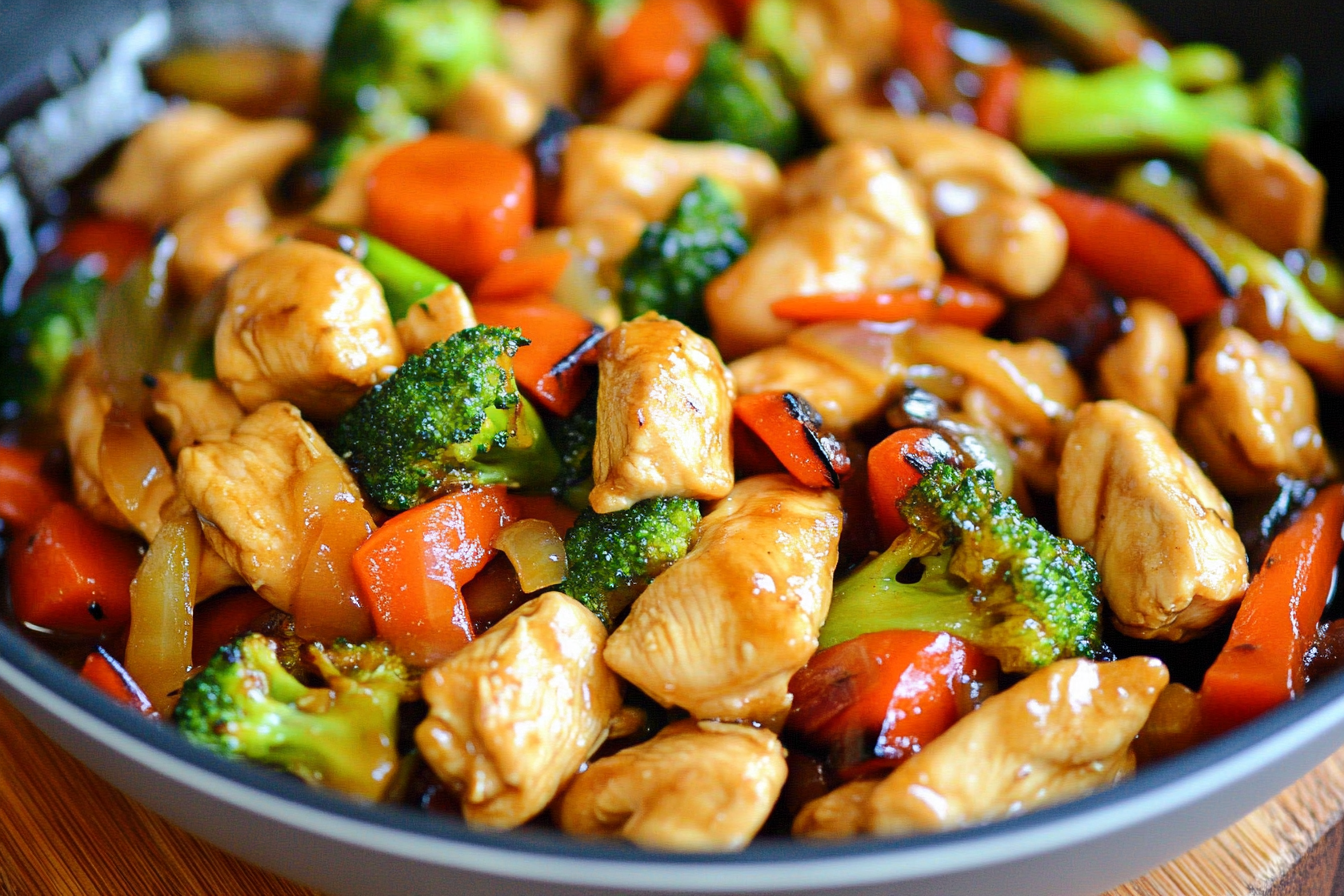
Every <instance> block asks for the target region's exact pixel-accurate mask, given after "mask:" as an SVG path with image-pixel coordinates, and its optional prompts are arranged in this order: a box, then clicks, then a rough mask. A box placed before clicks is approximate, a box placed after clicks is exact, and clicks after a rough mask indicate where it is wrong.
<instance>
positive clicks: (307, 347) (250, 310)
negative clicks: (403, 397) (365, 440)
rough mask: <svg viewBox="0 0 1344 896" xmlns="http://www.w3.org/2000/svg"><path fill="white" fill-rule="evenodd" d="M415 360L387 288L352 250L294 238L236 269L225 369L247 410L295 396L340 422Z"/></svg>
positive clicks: (220, 343) (222, 360)
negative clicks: (385, 295) (399, 331)
mask: <svg viewBox="0 0 1344 896" xmlns="http://www.w3.org/2000/svg"><path fill="white" fill-rule="evenodd" d="M405 360H406V354H405V352H404V351H403V350H402V347H401V342H400V341H399V340H398V339H397V334H396V331H395V330H394V328H393V325H392V316H391V314H390V313H389V312H388V310H387V303H386V302H385V301H384V300H383V290H382V287H381V286H379V285H378V281H377V280H375V279H374V277H373V275H372V274H370V273H369V272H368V271H366V270H365V269H364V267H363V266H362V265H360V263H359V262H357V261H355V260H354V259H353V258H350V257H349V256H348V255H345V254H344V253H342V252H338V251H336V250H335V249H329V248H327V247H326V246H320V245H318V244H317V243H309V242H305V241H303V240H289V241H286V242H284V243H281V244H279V245H277V246H273V247H272V248H270V249H266V250H265V251H263V252H259V253H257V254H256V255H253V256H252V257H251V258H248V259H247V260H246V261H244V262H243V263H242V264H240V265H239V266H238V267H237V268H235V269H234V272H233V273H232V274H231V275H229V279H228V281H227V283H226V285H225V294H224V311H223V313H222V314H221V315H220V318H219V326H218V328H217V329H216V331H215V370H216V373H217V375H218V377H219V380H220V382H222V383H224V384H225V385H226V386H228V387H229V388H230V389H231V390H232V391H233V394H234V397H235V398H237V399H238V403H239V404H241V405H242V406H243V408H244V409H246V410H256V409H257V408H259V407H261V406H262V405H263V404H265V403H267V402H269V401H277V400H279V401H288V402H290V403H292V404H294V405H295V406H297V407H298V408H299V410H301V411H303V413H304V414H305V415H307V416H309V417H310V418H311V419H314V420H332V419H334V418H336V417H338V416H340V415H341V414H342V413H344V412H345V411H346V410H348V409H349V408H350V407H351V406H352V405H353V404H354V403H355V402H356V401H358V400H359V397H360V396H361V395H363V394H364V393H365V392H366V391H367V390H368V389H370V388H371V387H373V386H374V385H376V384H377V383H379V382H381V381H382V380H385V379H387V377H389V376H391V374H392V372H393V371H394V370H396V369H397V367H399V366H400V365H401V363H402V362H403V361H405Z"/></svg>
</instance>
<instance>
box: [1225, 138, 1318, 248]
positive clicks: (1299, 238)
mask: <svg viewBox="0 0 1344 896" xmlns="http://www.w3.org/2000/svg"><path fill="white" fill-rule="evenodd" d="M1204 183H1205V184H1207V185H1208V188H1209V193H1210V194H1211V195H1212V196H1213V199H1214V202H1216V203H1217V205H1218V208H1219V210H1220V211H1222V213H1223V217H1225V218H1227V220H1228V222H1229V223H1230V224H1231V225H1232V226H1233V227H1235V228H1236V229H1237V230H1240V231H1241V232H1242V233H1244V234H1246V235H1247V236H1248V237H1250V238H1251V239H1253V240H1255V242H1256V243H1257V244H1259V246H1260V248H1262V249H1265V250H1266V251H1268V252H1271V253H1273V254H1274V255H1282V254H1283V253H1285V252H1287V251H1288V250H1289V249H1307V250H1309V251H1310V250H1314V249H1315V248H1316V246H1317V244H1318V243H1319V242H1320V240H1321V221H1322V220H1323V218H1324V216H1325V178H1324V177H1322V176H1321V172H1319V171H1317V170H1316V168H1315V167H1314V166H1312V164H1311V163H1310V162H1308V161H1307V160H1306V159H1305V158H1303V156H1302V154H1301V153H1299V152H1298V151H1297V150H1295V149H1293V148H1292V147H1291V146H1287V145H1285V144H1283V143H1280V142H1279V141H1278V140H1275V139H1274V138H1273V137H1271V136H1270V135H1269V134H1266V133H1264V132H1263V131H1254V130H1249V129H1246V130H1223V131H1219V132H1217V133H1216V134H1214V136H1213V140H1212V141H1211V142H1210V143H1209V151H1208V152H1207V153H1206V154H1205V156H1204Z"/></svg>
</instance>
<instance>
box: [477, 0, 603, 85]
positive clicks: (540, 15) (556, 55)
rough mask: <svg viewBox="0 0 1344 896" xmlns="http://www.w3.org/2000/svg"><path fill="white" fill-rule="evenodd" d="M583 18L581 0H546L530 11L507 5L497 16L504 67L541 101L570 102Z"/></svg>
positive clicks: (578, 69) (578, 72)
mask: <svg viewBox="0 0 1344 896" xmlns="http://www.w3.org/2000/svg"><path fill="white" fill-rule="evenodd" d="M587 19H588V16H587V11H586V9H585V4H583V3H582V2H580V0H547V2H545V3H542V4H540V5H538V6H537V7H536V9H533V10H530V11H523V10H521V9H510V8H508V7H505V8H504V9H502V10H500V12H499V14H498V15H497V16H496V18H495V28H496V30H497V31H498V32H499V37H500V46H501V47H502V49H503V51H504V66H505V68H506V69H507V70H508V72H509V74H510V75H512V76H513V77H514V78H516V79H518V81H520V82H521V83H522V84H523V85H525V86H526V87H527V88H528V89H529V90H530V91H531V92H532V93H533V95H535V96H536V97H537V98H538V99H540V100H541V101H542V103H543V104H552V105H557V106H565V107H567V108H571V109H572V108H574V106H575V102H576V100H577V99H578V94H579V88H580V86H582V85H581V82H582V79H583V75H584V72H583V67H582V66H581V65H580V56H581V53H580V50H581V43H582V40H581V39H582V36H583V29H584V25H585V23H586V22H587Z"/></svg>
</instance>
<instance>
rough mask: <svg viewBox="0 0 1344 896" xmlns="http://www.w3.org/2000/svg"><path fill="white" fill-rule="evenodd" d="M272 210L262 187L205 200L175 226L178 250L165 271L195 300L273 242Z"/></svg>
mask: <svg viewBox="0 0 1344 896" xmlns="http://www.w3.org/2000/svg"><path fill="white" fill-rule="evenodd" d="M270 223H271V208H270V206H269V205H267V203H266V196H265V194H264V193H262V191H261V185H260V184H258V183H257V182H256V181H254V180H248V181H244V182H242V183H240V184H238V185H237V186H234V187H230V188H229V189H227V190H225V191H224V192H222V193H219V194H217V195H216V196H213V197H211V198H210V199H207V200H206V201H204V202H202V203H201V204H200V205H198V206H196V207H195V208H193V209H192V210H191V211H189V212H187V213H186V214H185V215H183V216H182V217H181V219H180V220H178V222H177V223H176V224H174V225H173V229H172V233H173V236H174V237H176V238H177V250H176V251H175V252H173V255H172V258H171V259H170V260H169V262H168V265H169V271H170V272H171V274H172V276H173V277H174V278H175V279H176V280H177V282H179V283H181V284H182V286H183V288H184V289H185V290H186V292H187V294H188V295H189V296H191V297H192V298H193V299H196V300H199V299H201V298H202V297H203V296H205V294H206V293H208V292H209V291H210V290H211V289H212V288H213V287H214V285H215V284H216V283H218V282H219V279H220V278H221V277H223V276H224V275H225V274H227V273H228V272H229V271H231V270H233V267H234V265H236V264H238V262H240V261H242V260H243V259H244V258H247V257H248V256H250V255H254V254H256V253H257V252H260V251H261V250H262V249H265V248H266V247H267V246H269V245H271V244H272V243H274V242H275V239H274V237H273V236H272V235H271V234H270V233H268V232H267V228H268V227H269V225H270Z"/></svg>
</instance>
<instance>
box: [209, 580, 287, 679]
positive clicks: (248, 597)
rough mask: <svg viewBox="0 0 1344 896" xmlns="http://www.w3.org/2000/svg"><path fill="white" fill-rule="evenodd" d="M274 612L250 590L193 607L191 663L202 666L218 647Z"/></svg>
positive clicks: (214, 598)
mask: <svg viewBox="0 0 1344 896" xmlns="http://www.w3.org/2000/svg"><path fill="white" fill-rule="evenodd" d="M274 610H275V608H274V607H272V606H271V604H270V602H268V601H267V600H266V598H264V597H262V596H261V595H260V594H257V592H255V591H253V590H251V589H250V588H234V589H232V590H230V591H226V592H225V593H223V594H220V595H216V596H215V597H212V598H210V599H209V600H208V601H206V602H205V603H203V604H201V605H200V606H198V607H197V608H196V613H195V614H194V618H193V619H192V625H191V664H192V665H193V666H203V665H205V664H206V663H207V662H209V661H210V657H212V656H214V655H215V652H216V651H217V650H219V648H221V647H223V646H224V645H225V644H228V643H229V642H231V641H232V640H233V639H234V638H237V637H238V636H239V635H241V634H243V633H244V632H248V631H252V627H253V626H254V625H256V624H257V623H258V622H259V621H260V620H261V619H262V618H263V617H265V616H268V615H270V613H271V612H273V611H274Z"/></svg>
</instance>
